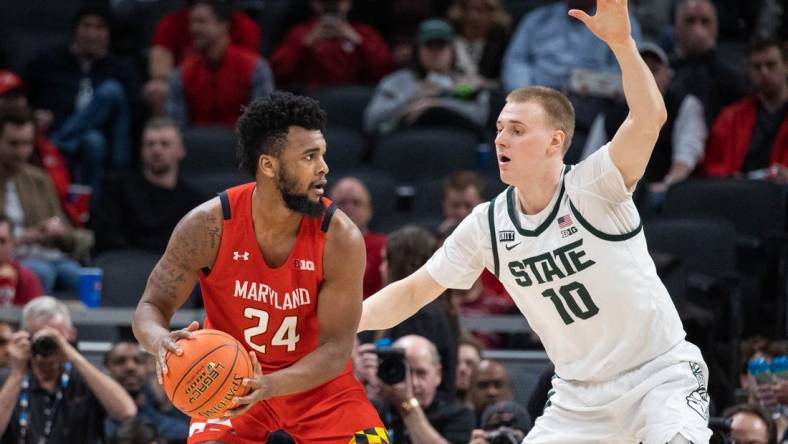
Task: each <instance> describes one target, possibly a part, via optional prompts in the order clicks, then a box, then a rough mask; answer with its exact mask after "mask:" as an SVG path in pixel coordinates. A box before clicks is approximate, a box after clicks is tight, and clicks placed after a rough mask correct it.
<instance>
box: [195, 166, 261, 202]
mask: <svg viewBox="0 0 788 444" xmlns="http://www.w3.org/2000/svg"><path fill="white" fill-rule="evenodd" d="M187 180H188V182H189V183H190V184H191V185H193V186H194V187H195V188H197V189H198V190H200V191H201V192H202V193H203V194H204V195H205V198H206V199H209V198H211V197H214V196H216V194H218V193H220V192H222V191H224V190H226V189H228V188H232V187H234V186H236V185H240V184H242V183H246V182H251V181H252V180H253V179H252V178H251V177H249V176H247V175H245V174H243V173H240V172H229V171H228V172H219V173H201V174H192V175H190V176H189V177H188V179H187Z"/></svg>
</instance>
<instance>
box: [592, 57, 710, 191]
mask: <svg viewBox="0 0 788 444" xmlns="http://www.w3.org/2000/svg"><path fill="white" fill-rule="evenodd" d="M639 49H640V55H641V56H642V57H643V60H644V61H645V62H646V65H648V67H649V69H650V70H651V73H652V74H653V75H654V79H655V80H656V82H657V86H658V87H659V90H660V92H661V93H662V96H663V97H664V99H665V106H666V108H667V110H668V120H667V121H666V122H665V125H663V126H662V130H661V131H660V134H659V138H658V139H657V143H656V145H655V146H654V151H653V153H652V155H651V160H650V161H649V163H648V166H647V167H646V172H645V174H644V176H643V177H644V179H645V180H646V181H647V182H649V184H650V190H651V191H652V192H654V193H664V192H665V191H667V189H668V188H669V187H671V186H672V185H674V184H676V183H678V182H681V181H683V180H685V179H687V177H689V176H690V174H692V172H693V171H694V170H695V167H696V166H697V165H698V163H699V162H700V161H701V160H702V159H703V155H704V149H705V145H706V137H707V136H708V128H707V127H706V120H705V118H704V112H703V104H702V103H701V101H700V100H699V99H698V98H697V97H696V96H694V95H692V94H691V93H689V92H688V91H686V90H684V89H683V88H682V87H681V85H677V84H673V83H672V79H673V70H672V69H671V68H670V62H669V59H668V56H667V54H666V53H665V51H664V50H663V49H662V48H660V47H659V46H657V45H655V44H654V43H650V42H646V43H643V44H641V45H640V48H639ZM628 112H629V110H628V109H627V106H626V104H625V103H620V102H617V103H616V104H615V105H614V106H611V107H608V108H607V109H606V110H605V112H604V113H602V114H599V115H598V116H597V118H596V120H595V122H594V124H592V126H591V131H590V133H589V135H588V139H586V144H585V148H584V150H583V156H582V157H583V158H585V157H588V156H589V155H590V154H591V153H593V152H594V151H596V150H597V149H599V148H600V147H602V145H604V144H606V143H607V142H608V141H609V140H610V138H611V137H612V135H613V134H615V131H616V129H617V128H618V126H619V125H621V123H622V122H623V121H624V119H626V116H627V113H628Z"/></svg>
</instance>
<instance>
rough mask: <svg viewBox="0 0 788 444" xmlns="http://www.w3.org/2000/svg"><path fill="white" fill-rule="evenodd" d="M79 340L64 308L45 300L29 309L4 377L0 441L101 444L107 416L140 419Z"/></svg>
mask: <svg viewBox="0 0 788 444" xmlns="http://www.w3.org/2000/svg"><path fill="white" fill-rule="evenodd" d="M75 340H76V330H75V329H74V326H73V325H72V323H71V315H70V313H69V311H68V308H66V306H65V304H63V303H62V302H60V301H58V300H56V299H54V298H52V297H50V296H41V297H39V298H36V299H34V300H32V301H30V302H28V303H27V305H25V307H24V309H23V310H22V329H21V331H18V332H16V333H14V334H13V335H12V337H11V343H10V344H9V347H8V351H9V355H10V372H9V373H4V374H2V375H0V380H2V389H0V435H2V438H0V442H3V443H11V442H13V443H43V442H56V443H95V442H102V441H103V438H104V418H105V416H109V417H111V418H112V419H114V420H116V421H122V420H124V419H126V418H129V417H132V416H134V415H136V414H137V407H136V406H135V404H134V401H133V400H132V399H131V397H130V396H129V395H128V393H126V391H125V390H123V387H121V386H120V384H118V383H117V382H115V380H113V379H112V378H110V377H109V376H107V375H105V374H104V373H102V372H101V371H100V370H99V369H97V368H96V367H94V366H93V364H91V363H90V362H89V361H88V360H87V359H86V358H85V357H84V356H82V355H81V354H80V353H79V351H78V350H77V349H76V348H75V347H74V345H72V344H73V343H74V342H75Z"/></svg>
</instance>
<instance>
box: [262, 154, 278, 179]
mask: <svg viewBox="0 0 788 444" xmlns="http://www.w3.org/2000/svg"><path fill="white" fill-rule="evenodd" d="M278 160H279V159H277V158H276V157H275V156H271V155H268V154H261V155H260V157H259V158H258V159H257V169H258V170H260V173H262V174H263V176H266V177H268V178H271V179H273V178H275V177H276V169H277V168H278V166H277V162H278Z"/></svg>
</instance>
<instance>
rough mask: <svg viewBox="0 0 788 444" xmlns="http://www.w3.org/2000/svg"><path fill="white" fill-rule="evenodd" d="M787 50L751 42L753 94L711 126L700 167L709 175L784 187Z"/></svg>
mask: <svg viewBox="0 0 788 444" xmlns="http://www.w3.org/2000/svg"><path fill="white" fill-rule="evenodd" d="M786 51H788V49H786V46H785V45H784V43H783V42H781V41H780V40H778V39H756V40H754V41H753V42H752V44H751V47H750V57H749V72H750V83H751V84H752V86H753V92H752V94H750V95H748V96H747V97H745V98H743V99H741V100H739V101H738V102H736V103H733V104H731V105H730V106H727V107H725V108H723V110H722V112H721V113H720V115H719V117H717V120H715V121H714V126H713V127H712V131H711V136H710V138H709V143H708V147H707V148H706V159H705V160H704V163H703V171H704V173H705V174H706V175H707V176H717V177H720V176H738V175H745V176H748V177H752V178H766V179H769V180H772V181H774V182H776V183H779V184H786V183H788V80H786V69H787V68H788V61H787V60H786Z"/></svg>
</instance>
